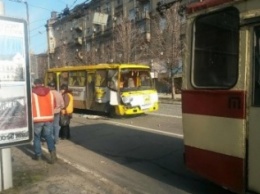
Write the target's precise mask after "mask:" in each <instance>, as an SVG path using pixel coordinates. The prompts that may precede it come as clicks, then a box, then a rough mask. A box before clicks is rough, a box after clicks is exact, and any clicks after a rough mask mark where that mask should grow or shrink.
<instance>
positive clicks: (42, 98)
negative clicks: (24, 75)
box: [32, 79, 57, 164]
mask: <svg viewBox="0 0 260 194" xmlns="http://www.w3.org/2000/svg"><path fill="white" fill-rule="evenodd" d="M54 104H55V101H54V96H53V94H52V92H50V89H49V88H47V87H45V86H43V81H42V80H41V79H35V81H34V87H33V88H32V116H33V126H34V140H33V147H34V156H33V157H32V159H34V160H41V158H42V148H41V136H43V138H44V139H45V140H46V142H47V146H48V150H49V152H50V163H52V164H53V163H55V161H56V160H57V156H56V147H55V144H54V139H53V137H52V133H51V131H52V126H53V119H54Z"/></svg>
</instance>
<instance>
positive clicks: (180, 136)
mask: <svg viewBox="0 0 260 194" xmlns="http://www.w3.org/2000/svg"><path fill="white" fill-rule="evenodd" d="M104 121H105V122H108V123H112V124H114V125H117V126H127V127H131V128H135V129H140V130H142V131H148V132H153V133H159V134H163V135H168V136H172V137H177V138H181V139H183V135H181V134H178V133H171V132H166V131H160V130H157V129H151V128H148V127H140V126H135V125H129V124H125V123H119V122H115V121H109V120H104Z"/></svg>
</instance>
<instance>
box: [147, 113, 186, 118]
mask: <svg viewBox="0 0 260 194" xmlns="http://www.w3.org/2000/svg"><path fill="white" fill-rule="evenodd" d="M147 114H150V115H157V116H162V117H172V118H177V119H181V118H182V116H176V115H166V114H161V113H147Z"/></svg>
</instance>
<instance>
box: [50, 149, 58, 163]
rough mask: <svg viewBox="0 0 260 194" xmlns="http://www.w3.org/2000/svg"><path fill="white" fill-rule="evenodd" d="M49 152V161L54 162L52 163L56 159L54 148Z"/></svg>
mask: <svg viewBox="0 0 260 194" xmlns="http://www.w3.org/2000/svg"><path fill="white" fill-rule="evenodd" d="M50 154H51V160H50V163H51V164H54V163H55V162H56V161H57V155H56V150H53V151H51V152H50Z"/></svg>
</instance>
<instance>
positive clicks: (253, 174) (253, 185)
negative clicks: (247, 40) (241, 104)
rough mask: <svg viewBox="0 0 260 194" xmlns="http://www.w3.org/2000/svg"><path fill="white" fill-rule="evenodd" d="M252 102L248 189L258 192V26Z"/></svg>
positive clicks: (259, 163) (259, 38)
mask: <svg viewBox="0 0 260 194" xmlns="http://www.w3.org/2000/svg"><path fill="white" fill-rule="evenodd" d="M253 44H254V47H253V54H254V55H253V62H252V64H253V68H252V72H253V76H252V77H253V79H252V81H253V83H252V95H251V96H252V103H251V106H250V110H249V136H248V189H249V190H251V191H254V192H257V193H260V185H259V180H260V150H259V149H260V26H258V27H255V28H254V42H253Z"/></svg>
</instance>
